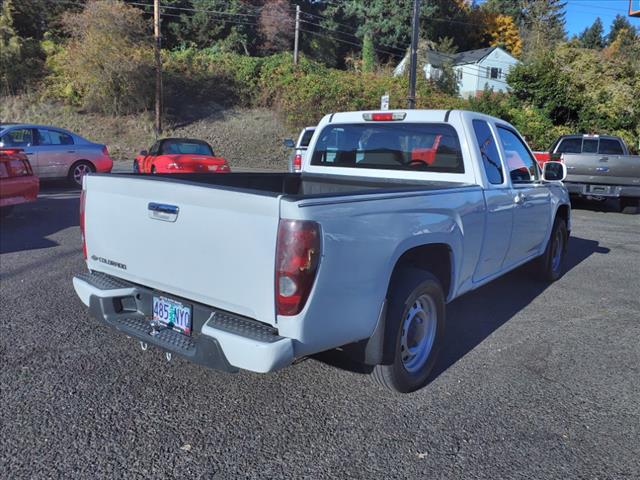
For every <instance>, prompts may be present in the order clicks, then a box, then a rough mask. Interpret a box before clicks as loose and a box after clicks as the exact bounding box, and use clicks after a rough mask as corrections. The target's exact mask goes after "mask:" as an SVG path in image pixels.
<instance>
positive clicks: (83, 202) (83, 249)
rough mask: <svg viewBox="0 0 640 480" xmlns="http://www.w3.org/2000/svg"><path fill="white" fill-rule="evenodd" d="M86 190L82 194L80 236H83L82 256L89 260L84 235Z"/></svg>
mask: <svg viewBox="0 0 640 480" xmlns="http://www.w3.org/2000/svg"><path fill="white" fill-rule="evenodd" d="M86 192H87V191H86V190H85V189H84V188H83V189H82V192H80V235H81V236H82V255H83V256H84V259H85V260H86V259H87V239H86V237H85V235H84V205H85V198H86Z"/></svg>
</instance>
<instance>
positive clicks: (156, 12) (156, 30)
mask: <svg viewBox="0 0 640 480" xmlns="http://www.w3.org/2000/svg"><path fill="white" fill-rule="evenodd" d="M153 39H154V54H155V61H156V135H160V134H161V133H162V60H161V58H160V47H161V41H162V40H161V37H160V0H153Z"/></svg>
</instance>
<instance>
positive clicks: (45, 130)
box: [0, 123, 113, 186]
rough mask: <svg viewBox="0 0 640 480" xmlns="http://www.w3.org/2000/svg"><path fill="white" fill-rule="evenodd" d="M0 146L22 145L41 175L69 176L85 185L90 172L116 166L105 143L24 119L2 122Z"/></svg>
mask: <svg viewBox="0 0 640 480" xmlns="http://www.w3.org/2000/svg"><path fill="white" fill-rule="evenodd" d="M0 147H3V148H20V149H22V150H23V151H24V154H25V155H27V156H28V157H29V162H30V163H31V167H32V168H33V172H34V174H35V175H37V176H38V177H40V178H65V177H66V178H67V179H68V180H69V181H70V182H72V183H73V184H74V185H77V186H81V185H82V177H83V176H84V175H85V174H87V173H89V172H100V173H108V172H110V171H111V169H112V168H113V160H111V157H109V151H108V150H107V146H106V145H102V144H100V143H93V142H90V141H89V140H87V139H85V138H83V137H81V136H80V135H77V134H75V133H72V132H70V131H68V130H64V129H62V128H58V127H51V126H44V125H32V124H24V123H14V124H2V125H0Z"/></svg>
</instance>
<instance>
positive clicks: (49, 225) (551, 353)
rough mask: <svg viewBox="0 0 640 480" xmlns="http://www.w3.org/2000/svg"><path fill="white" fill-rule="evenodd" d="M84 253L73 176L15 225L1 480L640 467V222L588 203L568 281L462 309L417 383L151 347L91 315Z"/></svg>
mask: <svg viewBox="0 0 640 480" xmlns="http://www.w3.org/2000/svg"><path fill="white" fill-rule="evenodd" d="M128 234H129V233H128V232H122V235H128ZM132 241H134V238H133V237H132ZM80 248H81V243H80V234H79V229H78V193H77V191H73V190H68V189H67V188H66V187H65V186H64V185H63V184H58V183H53V184H45V185H44V188H43V190H42V192H41V198H40V199H39V200H38V202H37V203H35V204H29V205H22V206H19V207H17V208H16V209H15V211H14V213H13V214H12V216H11V217H9V218H8V219H3V220H2V224H1V235H0V326H1V328H2V334H1V335H0V357H1V358H0V360H1V364H2V369H1V370H0V394H1V398H2V408H1V409H0V430H1V433H0V472H4V473H3V474H0V476H1V477H3V478H7V479H18V478H65V479H66V478H154V479H156V478H209V479H210V478H258V477H260V478H311V479H317V478H385V479H386V478H455V479H458V478H465V479H466V478H471V479H475V478H486V479H503V478H505V479H506V478H509V479H512V478H535V479H538V478H561V479H566V478H597V479H609V478H610V479H627V478H628V479H636V478H640V341H639V339H640V280H639V274H640V215H635V216H629V215H622V214H619V213H616V212H614V211H611V209H610V208H606V207H605V208H604V209H601V208H599V209H595V208H592V207H589V206H586V205H582V206H580V207H579V208H578V209H575V210H574V219H573V232H572V238H571V241H570V244H569V254H568V259H567V273H566V274H565V275H564V277H563V278H561V279H560V281H559V282H557V283H556V284H554V285H553V286H547V285H544V284H541V283H539V282H537V281H535V280H533V279H532V278H531V276H530V273H529V271H528V270H527V269H526V268H523V269H520V270H518V271H516V272H513V273H511V274H509V275H507V276H505V277H504V278H502V279H499V280H497V281H495V282H493V283H492V284H490V285H488V286H485V287H483V288H481V289H479V290H478V291H476V292H473V293H471V294H468V295H466V296H464V297H462V298H460V299H458V300H456V301H455V302H454V303H452V304H451V305H450V306H449V320H448V327H447V328H448V330H447V342H446V348H445V350H444V352H443V353H442V355H441V358H440V361H439V363H438V365H437V366H436V370H435V372H434V375H433V378H432V381H431V383H430V384H429V385H428V386H427V387H426V388H425V389H423V390H421V391H419V392H416V393H414V394H410V395H404V396H402V395H397V394H392V393H390V392H387V391H385V390H383V389H381V388H380V387H378V386H377V385H375V384H374V383H373V382H372V381H371V379H369V378H368V376H367V375H364V374H362V373H359V372H357V371H354V369H352V368H351V366H350V365H349V364H348V363H347V362H344V361H343V360H342V359H340V358H339V357H338V356H337V355H335V354H327V355H323V356H320V357H317V358H312V359H308V360H306V361H303V362H301V363H299V364H296V365H294V366H293V367H290V368H287V369H285V370H282V371H280V372H277V373H274V374H269V375H259V374H252V373H246V372H243V373H239V374H236V375H231V374H222V373H217V372H214V371H211V370H207V369H205V368H202V367H199V366H196V365H192V364H189V363H187V362H186V361H183V360H181V359H174V360H173V361H172V362H171V363H168V362H166V361H165V359H164V357H163V356H162V354H161V353H160V351H158V350H151V349H150V350H149V351H147V352H142V351H141V350H140V349H139V348H138V345H137V342H134V341H133V340H130V339H127V338H126V337H124V336H122V335H119V334H114V333H113V332H111V331H110V330H108V329H106V328H104V327H102V326H100V325H98V324H97V323H96V322H94V321H93V320H91V319H89V318H88V317H87V311H86V308H85V307H84V305H82V304H81V302H80V300H78V298H77V297H76V295H75V293H74V291H73V287H72V285H71V278H72V276H73V275H74V274H75V273H78V272H82V271H84V269H85V267H84V263H83V260H82V256H81V251H80Z"/></svg>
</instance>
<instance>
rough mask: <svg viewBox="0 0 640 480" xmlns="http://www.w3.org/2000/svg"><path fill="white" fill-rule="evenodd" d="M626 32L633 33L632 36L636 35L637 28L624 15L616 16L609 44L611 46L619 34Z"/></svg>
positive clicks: (610, 31) (608, 39) (610, 32)
mask: <svg viewBox="0 0 640 480" xmlns="http://www.w3.org/2000/svg"><path fill="white" fill-rule="evenodd" d="M622 30H626V31H628V32H631V33H632V34H635V33H636V27H634V26H633V25H631V22H629V20H627V17H624V16H622V15H616V18H615V20H614V21H613V23H612V24H611V30H609V35H608V36H607V44H609V45H611V44H612V43H613V42H615V41H616V39H617V38H618V34H619V33H620V32H621V31H622Z"/></svg>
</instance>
